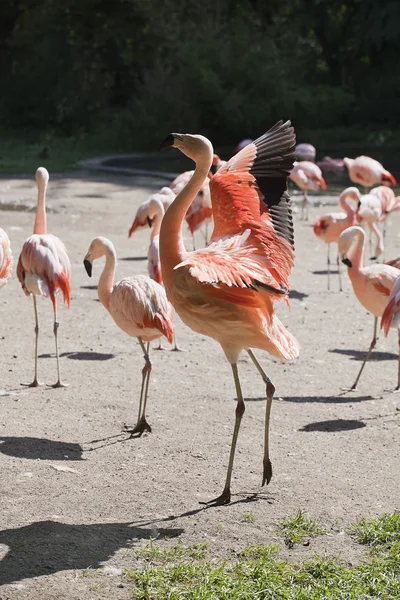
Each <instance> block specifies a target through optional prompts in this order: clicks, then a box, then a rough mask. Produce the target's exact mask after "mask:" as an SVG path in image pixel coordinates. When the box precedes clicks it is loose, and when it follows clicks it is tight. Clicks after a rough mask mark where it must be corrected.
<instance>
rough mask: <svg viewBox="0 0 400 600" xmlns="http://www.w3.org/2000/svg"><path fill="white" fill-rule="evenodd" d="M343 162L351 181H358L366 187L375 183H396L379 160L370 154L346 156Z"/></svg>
mask: <svg viewBox="0 0 400 600" xmlns="http://www.w3.org/2000/svg"><path fill="white" fill-rule="evenodd" d="M343 162H344V164H345V165H346V167H347V169H348V171H349V177H350V179H351V181H352V182H353V183H359V184H360V185H362V186H364V188H366V189H368V188H371V187H372V186H373V185H376V184H383V185H396V179H395V178H394V177H393V175H392V174H391V173H389V171H386V169H384V168H383V166H382V165H381V163H380V162H378V161H377V160H375V159H374V158H371V157H370V156H358V157H357V158H347V157H346V158H344V159H343Z"/></svg>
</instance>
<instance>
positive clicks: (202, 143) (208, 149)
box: [160, 133, 214, 166]
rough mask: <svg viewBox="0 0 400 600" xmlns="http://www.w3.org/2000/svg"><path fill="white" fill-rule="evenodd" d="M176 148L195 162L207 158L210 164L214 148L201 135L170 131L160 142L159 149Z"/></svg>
mask: <svg viewBox="0 0 400 600" xmlns="http://www.w3.org/2000/svg"><path fill="white" fill-rule="evenodd" d="M167 148H178V150H180V151H181V152H182V153H183V154H185V155H186V156H187V157H189V158H191V159H192V160H194V161H195V162H197V161H199V160H201V159H203V160H204V161H205V160H206V159H207V162H208V161H209V164H210V166H211V163H212V161H213V155H214V150H213V147H212V144H211V142H210V140H208V139H207V138H206V137H204V136H203V135H192V134H190V133H170V134H169V135H167V137H166V138H165V140H163V141H162V142H161V144H160V150H166V149H167Z"/></svg>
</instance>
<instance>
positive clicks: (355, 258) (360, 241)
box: [348, 230, 365, 274]
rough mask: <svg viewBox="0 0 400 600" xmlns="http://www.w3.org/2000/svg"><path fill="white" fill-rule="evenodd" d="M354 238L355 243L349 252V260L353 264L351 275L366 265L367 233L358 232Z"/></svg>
mask: <svg viewBox="0 0 400 600" xmlns="http://www.w3.org/2000/svg"><path fill="white" fill-rule="evenodd" d="M354 237H355V241H353V244H352V246H351V248H350V250H349V252H348V258H349V260H350V261H351V264H352V267H351V268H350V269H349V274H351V273H354V272H355V271H359V270H360V269H361V268H362V266H363V263H364V246H365V233H364V231H363V230H360V231H359V230H357V232H356V234H355V236H354Z"/></svg>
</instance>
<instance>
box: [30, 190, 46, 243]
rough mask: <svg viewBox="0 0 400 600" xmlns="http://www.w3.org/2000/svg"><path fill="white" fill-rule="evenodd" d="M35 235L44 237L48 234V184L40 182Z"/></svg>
mask: <svg viewBox="0 0 400 600" xmlns="http://www.w3.org/2000/svg"><path fill="white" fill-rule="evenodd" d="M33 233H37V234H39V235H44V234H46V233H47V221H46V184H45V183H44V182H40V184H38V201H37V207H36V218H35V225H34V227H33Z"/></svg>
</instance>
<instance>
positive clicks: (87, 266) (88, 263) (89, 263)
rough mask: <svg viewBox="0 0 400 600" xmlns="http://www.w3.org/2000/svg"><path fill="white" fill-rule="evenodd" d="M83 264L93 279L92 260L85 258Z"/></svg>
mask: <svg viewBox="0 0 400 600" xmlns="http://www.w3.org/2000/svg"><path fill="white" fill-rule="evenodd" d="M83 264H84V266H85V270H86V273H87V274H88V275H89V277H91V276H92V267H93V265H92V263H91V262H90V260H88V259H87V258H85V260H84V261H83Z"/></svg>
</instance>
